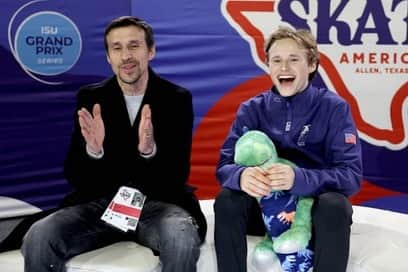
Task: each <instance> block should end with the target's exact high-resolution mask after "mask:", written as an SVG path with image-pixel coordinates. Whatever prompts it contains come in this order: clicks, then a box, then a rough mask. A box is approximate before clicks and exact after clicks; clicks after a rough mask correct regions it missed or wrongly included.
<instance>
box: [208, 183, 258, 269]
mask: <svg viewBox="0 0 408 272" xmlns="http://www.w3.org/2000/svg"><path fill="white" fill-rule="evenodd" d="M214 212H215V234H214V235H215V249H216V254H217V265H218V271H219V272H227V271H234V272H245V271H247V240H246V235H247V234H253V235H264V234H265V226H264V223H263V221H262V215H261V210H260V208H259V204H258V202H257V201H256V199H255V198H253V197H250V196H249V195H248V194H246V193H244V192H240V191H234V190H229V189H222V191H221V192H220V193H219V195H218V196H217V198H216V200H215V203H214Z"/></svg>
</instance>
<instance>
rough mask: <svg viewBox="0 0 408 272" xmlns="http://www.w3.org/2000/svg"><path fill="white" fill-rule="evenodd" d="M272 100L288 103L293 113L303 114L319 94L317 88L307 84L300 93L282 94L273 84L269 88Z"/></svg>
mask: <svg viewBox="0 0 408 272" xmlns="http://www.w3.org/2000/svg"><path fill="white" fill-rule="evenodd" d="M271 94H272V100H273V101H274V102H281V103H286V102H288V103H290V105H291V109H292V111H293V112H294V113H295V114H305V113H306V112H308V111H309V110H310V109H311V107H312V106H313V104H314V103H316V99H317V97H318V95H319V90H318V89H317V88H316V87H315V86H313V85H312V84H309V85H308V86H307V87H306V89H305V90H304V91H302V92H300V93H297V94H295V95H293V96H282V95H280V94H279V92H278V90H277V89H276V87H275V86H273V87H272V89H271Z"/></svg>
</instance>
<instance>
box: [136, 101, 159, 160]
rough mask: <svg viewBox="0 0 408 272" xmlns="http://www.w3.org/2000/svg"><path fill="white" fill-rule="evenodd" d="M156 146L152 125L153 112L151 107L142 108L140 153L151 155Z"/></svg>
mask: <svg viewBox="0 0 408 272" xmlns="http://www.w3.org/2000/svg"><path fill="white" fill-rule="evenodd" d="M154 145H155V141H154V135H153V124H152V112H151V110H150V106H149V105H144V106H143V108H142V116H141V119H140V124H139V146H138V149H139V152H140V153H141V154H144V155H148V154H151V153H152V152H153V149H154Z"/></svg>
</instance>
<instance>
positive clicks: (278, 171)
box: [266, 163, 295, 191]
mask: <svg viewBox="0 0 408 272" xmlns="http://www.w3.org/2000/svg"><path fill="white" fill-rule="evenodd" d="M266 173H267V174H266V177H267V178H268V179H269V180H270V184H271V187H272V190H275V191H282V190H290V189H292V187H293V183H294V182H295V172H294V171H293V168H292V167H291V166H289V165H287V164H283V163H275V164H273V165H272V166H270V167H269V168H268V169H267V170H266Z"/></svg>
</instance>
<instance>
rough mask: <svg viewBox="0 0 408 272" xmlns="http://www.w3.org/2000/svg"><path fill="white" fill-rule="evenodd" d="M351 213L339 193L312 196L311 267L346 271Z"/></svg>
mask: <svg viewBox="0 0 408 272" xmlns="http://www.w3.org/2000/svg"><path fill="white" fill-rule="evenodd" d="M352 214H353V209H352V206H351V204H350V202H349V200H348V199H347V198H346V197H345V196H343V195H341V194H338V193H333V192H330V193H324V194H321V195H319V196H318V197H316V199H315V202H314V206H313V210H312V216H313V223H312V225H313V237H314V251H315V255H314V258H315V259H314V269H313V271H315V272H326V271H330V272H344V271H346V267H347V261H348V256H349V248H350V226H351V224H352ZM312 239H313V238H312Z"/></svg>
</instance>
